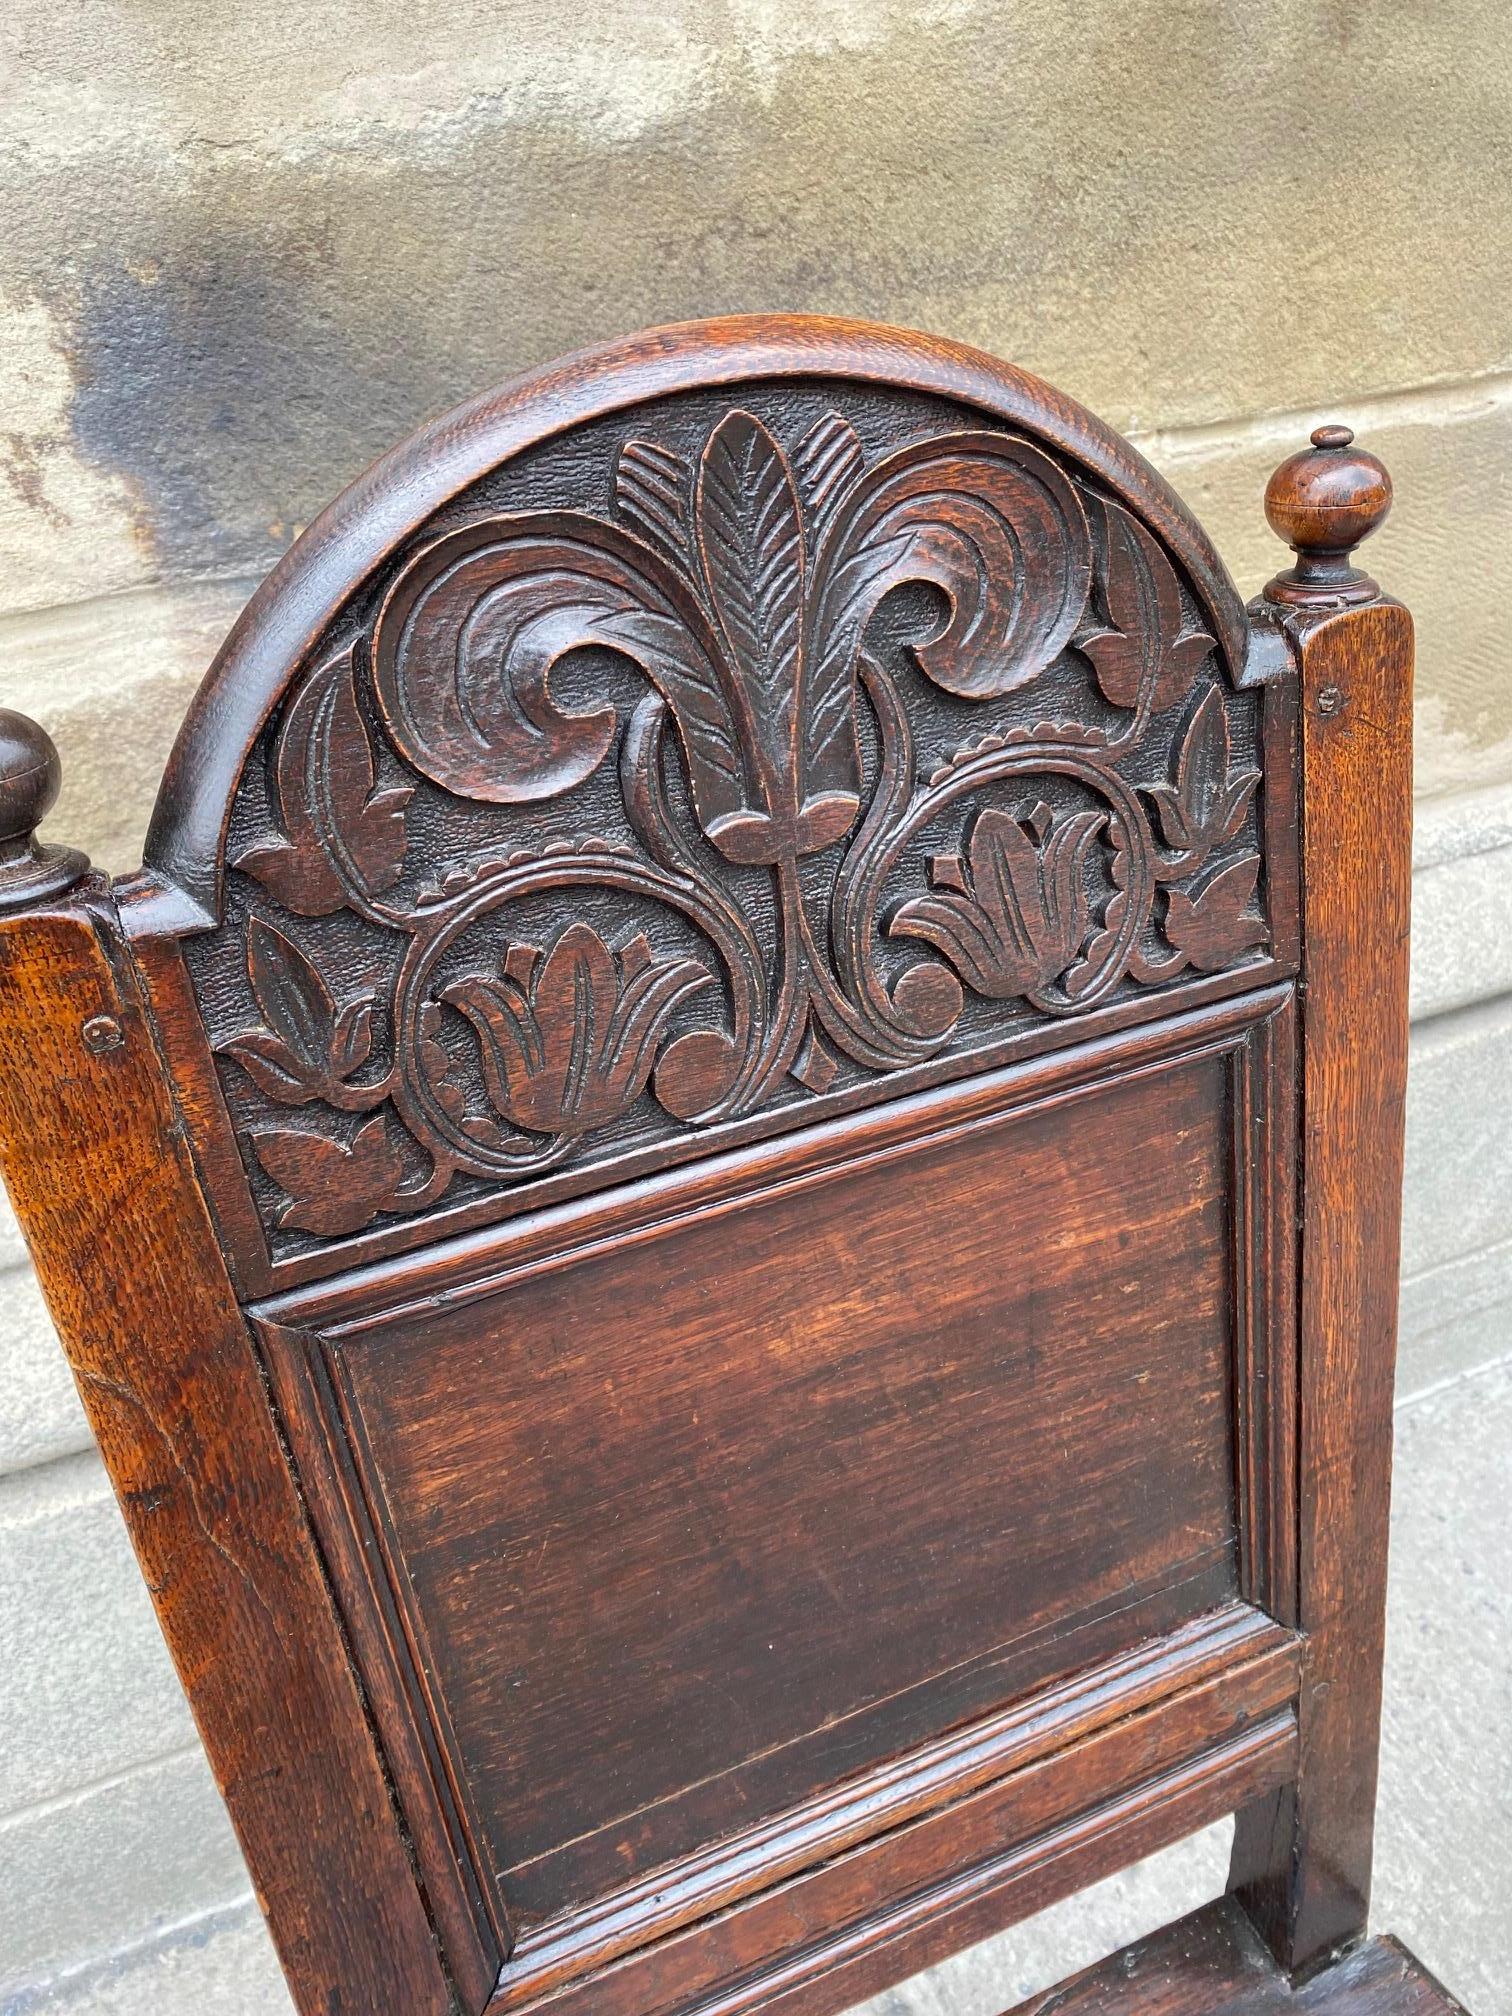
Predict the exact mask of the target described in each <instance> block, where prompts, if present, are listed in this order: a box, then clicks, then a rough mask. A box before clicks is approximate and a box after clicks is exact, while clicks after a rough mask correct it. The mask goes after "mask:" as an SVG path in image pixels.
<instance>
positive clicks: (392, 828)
mask: <svg viewBox="0 0 1512 2016" xmlns="http://www.w3.org/2000/svg"><path fill="white" fill-rule="evenodd" d="M377 781H378V773H377V766H376V763H375V761H374V757H373V745H372V743H371V741H370V740H369V738H368V731H367V724H366V723H365V722H364V720H363V718H362V710H361V708H360V707H359V706H358V704H357V690H356V673H355V668H354V665H353V660H352V652H351V651H350V649H348V650H346V651H342V652H340V653H338V654H337V656H336V657H334V658H332V659H330V660H329V661H328V662H327V663H326V664H325V665H323V666H321V667H320V668H319V670H318V671H316V672H314V673H312V674H311V676H310V677H309V678H308V679H307V680H306V681H305V683H304V685H303V686H302V687H301V688H300V689H299V691H298V693H297V694H296V695H295V697H294V699H293V701H292V702H291V704H290V706H289V709H288V712H287V713H286V715H285V716H284V721H283V725H282V727H281V728H280V730H279V734H278V742H277V747H276V753H275V755H274V760H273V799H274V803H275V805H276V807H277V811H278V816H279V820H280V823H281V824H282V826H283V831H284V837H283V838H281V839H277V840H274V841H272V842H271V843H269V844H268V845H266V846H258V847H250V848H248V849H246V851H245V852H243V853H242V854H241V855H239V856H238V857H237V859H236V862H235V866H237V867H238V868H241V869H242V870H244V871H245V873H247V874H248V875H252V876H255V877H256V879H257V880H258V881H259V882H261V883H262V885H263V887H264V888H265V889H267V890H268V891H269V892H270V893H271V894H272V895H274V896H276V897H277V898H278V901H279V902H280V903H282V904H283V905H284V906H285V908H286V909H289V910H292V911H294V912H295V914H296V915H297V916H301V917H326V916H329V915H330V914H331V912H332V911H334V910H340V909H342V908H343V907H344V906H345V905H346V904H347V902H348V901H349V900H350V886H349V880H348V877H351V878H352V879H355V880H356V882H357V883H358V884H359V885H360V887H361V888H363V889H365V890H366V891H368V892H370V893H375V894H376V893H379V892H381V891H382V890H385V889H389V888H392V886H393V884H394V883H395V882H397V881H398V879H399V877H400V875H401V874H402V873H403V870H404V854H405V825H404V808H405V806H406V805H408V803H409V801H410V799H411V798H412V797H413V795H414V793H413V792H412V790H411V789H410V787H409V786H408V785H396V786H392V787H390V788H388V789H386V790H383V791H379V790H377V789H376V788H375V787H376V785H377ZM343 865H344V866H345V867H346V869H347V874H346V875H343V873H342V872H341V870H342V866H343Z"/></svg>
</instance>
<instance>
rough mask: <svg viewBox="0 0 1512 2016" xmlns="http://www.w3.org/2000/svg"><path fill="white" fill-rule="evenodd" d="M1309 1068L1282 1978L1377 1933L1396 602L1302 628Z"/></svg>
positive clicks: (1396, 1036) (1404, 880)
mask: <svg viewBox="0 0 1512 2016" xmlns="http://www.w3.org/2000/svg"><path fill="white" fill-rule="evenodd" d="M1293 620H1294V623H1295V635H1296V640H1297V646H1298V649H1299V651H1300V655H1301V664H1302V691H1303V699H1302V723H1303V729H1302V763H1303V785H1304V802H1305V815H1304V827H1303V851H1302V868H1303V925H1304V967H1303V997H1302V998H1303V1063H1302V1074H1303V1075H1302V1109H1303V1145H1302V1189H1301V1196H1302V1203H1301V1270H1300V1276H1299V1283H1300V1286H1299V1293H1300V1332H1301V1342H1300V1367H1301V1397H1302V1407H1301V1424H1300V1438H1301V1439H1300V1459H1301V1529H1300V1544H1301V1558H1300V1579H1299V1607H1298V1621H1299V1622H1300V1624H1301V1626H1302V1628H1303V1630H1304V1631H1305V1632H1306V1633H1307V1637H1308V1644H1309V1655H1308V1679H1307V1684H1306V1686H1305V1687H1304V1690H1303V1695H1302V1699H1301V1702H1300V1705H1299V1717H1300V1722H1301V1728H1302V1773H1301V1776H1300V1779H1299V1783H1298V1786H1297V1788H1296V1791H1295V1793H1294V1794H1291V1795H1287V1797H1286V1798H1284V1799H1283V1801H1282V1802H1281V1803H1280V1805H1279V1806H1277V1807H1276V1808H1274V1809H1271V1810H1266V1811H1261V1812H1258V1813H1254V1814H1249V1815H1246V1816H1244V1817H1243V1819H1242V1821H1241V1825H1240V1828H1239V1831H1238V1834H1237V1837H1236V1842H1235V1851H1234V1871H1233V1878H1234V1881H1235V1882H1236V1884H1237V1885H1238V1886H1239V1887H1240V1890H1241V1894H1242V1895H1243V1896H1244V1897H1245V1898H1246V1900H1247V1901H1248V1903H1249V1904H1250V1906H1251V1908H1252V1909H1253V1910H1254V1911H1255V1913H1256V1916H1257V1919H1258V1921H1259V1922H1260V1923H1261V1924H1262V1925H1263V1926H1264V1928H1265V1929H1266V1931H1267V1934H1268V1936H1269V1937H1270V1938H1271V1939H1272V1940H1273V1942H1274V1944H1275V1947H1276V1950H1277V1953H1278V1955H1279V1956H1280V1958H1281V1959H1282V1960H1283V1962H1284V1963H1285V1964H1286V1965H1287V1966H1289V1967H1292V1968H1295V1969H1299V1970H1304V1971H1305V1970H1306V1969H1308V1968H1309V1967H1312V1966H1315V1965H1316V1964H1317V1963H1318V1962H1319V1961H1320V1960H1321V1959H1323V1958H1325V1957H1326V1956H1327V1955H1328V1954H1329V1953H1331V1952H1333V1951H1335V1950H1336V1949H1337V1948H1338V1947H1339V1946H1341V1945H1342V1944H1344V1943H1345V1942H1346V1941H1348V1940H1349V1939H1351V1938H1354V1937H1357V1936H1358V1935H1359V1933H1360V1932H1361V1931H1362V1930H1363V1929H1364V1926H1365V1922H1366V1912H1367V1907H1368V1903H1369V1894H1370V1861H1371V1842H1372V1835H1373V1828H1374V1813H1375V1786H1376V1753H1377V1745H1378V1739H1379V1725H1380V1701H1381V1660H1382V1653H1383V1648H1384V1630H1385V1602H1386V1546H1387V1534H1388V1513H1389V1495H1390V1477H1391V1402H1392V1384H1393V1377H1394V1370H1395V1359H1396V1316H1397V1278H1398V1265H1399V1240H1400V1224H1401V1202H1400V1200H1401V1186H1402V1138H1403V1120H1404V1104H1405V1091H1406V1071H1407V978H1408V923H1409V914H1410V906H1411V847H1410V839H1411V826H1412V796H1411V792H1412V761H1411V757H1412V741H1411V724H1412V713H1411V701H1412V625H1411V619H1410V618H1409V616H1408V615H1407V612H1406V611H1405V610H1404V609H1402V608H1401V607H1400V606H1399V605H1398V604H1395V603H1390V602H1380V603H1373V604H1367V605H1365V606H1363V607H1360V608H1356V609H1346V610H1344V611H1341V612H1338V613H1333V612H1323V613H1316V612H1309V613H1307V614H1305V615H1302V616H1300V617H1297V618H1295V619H1293Z"/></svg>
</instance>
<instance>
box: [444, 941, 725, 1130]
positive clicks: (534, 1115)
mask: <svg viewBox="0 0 1512 2016" xmlns="http://www.w3.org/2000/svg"><path fill="white" fill-rule="evenodd" d="M710 979H711V976H710V974H709V972H708V971H707V969H706V968H705V967H703V966H701V965H700V964H699V962H698V961H697V960H696V959H684V958H673V959H654V958H653V957H652V955H651V948H650V946H649V945H648V944H647V942H646V940H645V938H644V937H643V936H639V935H637V936H636V937H634V938H632V939H631V940H630V941H629V942H628V943H627V944H626V945H623V946H622V947H621V948H620V950H619V951H618V952H617V953H611V952H610V950H609V948H608V946H607V945H605V943H604V941H603V939H602V938H600V936H599V935H598V933H597V932H596V931H595V930H594V929H593V928H592V926H591V925H588V924H581V923H578V924H571V925H569V926H568V928H567V929H566V930H565V931H563V932H562V934H561V936H560V937H559V938H558V939H557V940H556V942H555V944H554V945H553V946H552V947H551V950H550V951H549V952H547V953H544V954H543V953H542V952H541V950H540V949H539V947H537V946H533V945H515V946H512V947H511V948H510V951H509V955H508V957H507V958H506V960H505V962H504V970H503V972H502V973H501V974H500V975H499V976H498V977H497V978H494V977H492V976H490V975H487V974H473V975H469V976H468V977H467V978H465V979H462V980H457V981H454V982H453V983H452V984H451V985H450V986H449V987H447V988H446V990H445V993H444V996H443V998H444V999H445V1000H446V1001H448V1002H449V1003H450V1004H451V1005H452V1006H453V1007H454V1008H457V1009H458V1010H460V1012H461V1013H462V1014H463V1015H465V1016H466V1017H467V1019H468V1021H469V1022H471V1023H472V1025H473V1027H474V1029H475V1030H476V1031H477V1034H478V1041H479V1044H480V1047H481V1052H482V1058H483V1075H484V1080H485V1083H486V1084H487V1087H488V1096H489V1098H490V1100H491V1101H492V1103H493V1105H494V1107H495V1109H496V1110H497V1111H498V1112H499V1113H501V1114H502V1115H503V1116H504V1118H505V1119H507V1120H508V1121H510V1123H511V1124H512V1125H514V1126H516V1127H522V1128H526V1129H529V1130H530V1131H532V1132H534V1133H538V1134H578V1133H582V1132H583V1131H584V1130H585V1129H587V1128H590V1127H601V1126H603V1125H604V1123H605V1122H606V1121H608V1120H612V1119H614V1118H615V1116H616V1115H617V1114H619V1113H621V1112H623V1111H624V1109H625V1108H626V1107H627V1106H628V1105H629V1104H630V1102H631V1101H632V1100H633V1099H635V1098H637V1097H638V1096H639V1094H640V1093H641V1091H642V1090H643V1088H644V1086H645V1083H646V1080H647V1078H648V1077H649V1076H650V1074H651V1066H652V1063H653V1061H654V1059H655V1055H656V1050H657V1046H658V1044H659V1042H660V1041H661V1038H662V1035H663V1033H664V1031H665V1029H666V1026H667V1022H668V1019H669V1018H670V1016H671V1015H672V1013H673V1011H674V1010H675V1009H676V1008H677V1006H678V1005H679V1003H681V1002H682V1001H684V1000H686V999H687V997H688V996H689V995H690V994H694V993H696V992H697V991H698V989H699V988H700V987H706V986H708V985H709V984H710Z"/></svg>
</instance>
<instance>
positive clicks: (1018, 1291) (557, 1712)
mask: <svg viewBox="0 0 1512 2016" xmlns="http://www.w3.org/2000/svg"><path fill="white" fill-rule="evenodd" d="M1228 1082H1229V1065H1228V1061H1227V1058H1226V1057H1223V1056H1217V1055H1209V1056H1204V1057H1201V1058H1197V1059H1193V1060H1189V1061H1186V1062H1183V1063H1180V1064H1177V1065H1172V1066H1168V1067H1165V1068H1163V1069H1160V1070H1156V1071H1151V1072H1148V1073H1146V1074H1143V1075H1140V1076H1137V1077H1135V1078H1132V1079H1130V1080H1127V1081H1125V1082H1123V1083H1120V1084H1117V1085H1114V1086H1112V1087H1109V1088H1107V1089H1102V1090H1095V1091H1089V1092H1084V1093H1082V1094H1081V1095H1079V1096H1077V1097H1074V1098H1069V1099H1060V1100H1055V1101H1051V1102H1047V1103H1046V1105H1045V1106H1044V1107H1043V1108H1041V1109H1038V1110H1031V1111H1028V1112H1023V1113H1018V1114H1007V1115H1003V1116H1001V1117H1000V1118H998V1119H995V1120H994V1121H992V1122H991V1123H989V1124H986V1125H982V1124H978V1125H976V1126H975V1127H973V1128H972V1129H970V1130H969V1131H964V1132H962V1133H959V1134H956V1135H953V1136H949V1137H947V1138H945V1139H942V1140H937V1141H935V1142H933V1143H932V1144H921V1145H919V1146H918V1147H917V1148H916V1150H915V1151H914V1152H912V1153H910V1154H905V1155H903V1156H899V1157H894V1158H892V1159H889V1160H886V1161H882V1162H878V1163H876V1164H874V1165H871V1166H868V1165H866V1164H864V1163H863V1164H862V1165H861V1166H859V1167H852V1168H851V1169H850V1170H848V1171H845V1172H841V1173H837V1174H836V1175H835V1176H834V1177H833V1178H832V1179H831V1180H829V1181H827V1182H825V1183H824V1184H822V1185H821V1186H819V1187H818V1188H810V1189H807V1190H805V1191H803V1192H801V1193H799V1194H789V1195H786V1196H782V1195H779V1196H776V1197H768V1198H765V1199H761V1200H758V1201H753V1202H751V1203H750V1204H748V1205H746V1206H744V1207H742V1208H740V1209H738V1210H736V1211H734V1212H726V1213H725V1214H723V1215H720V1216H716V1217H706V1218H703V1219H697V1218H695V1219H692V1220H691V1221H687V1222H684V1223H681V1224H679V1225H675V1226H674V1227H672V1228H671V1229H668V1230H666V1231H664V1232H663V1233H661V1234H660V1235H659V1236H656V1237H653V1238H650V1239H644V1240H642V1241H641V1242H640V1243H637V1244H636V1245H634V1246H633V1247H628V1248H623V1249H621V1250H618V1251H614V1250H611V1251H608V1252H605V1253H602V1254H599V1255H597V1256H594V1257H586V1258H582V1259H579V1260H577V1261H575V1262H573V1263H572V1264H569V1265H563V1266H558V1267H554V1268H551V1269H549V1270H547V1271H544V1272H541V1273H539V1274H537V1275H535V1276H533V1277H531V1278H528V1279H526V1280H524V1281H520V1282H517V1283H516V1284H515V1285H513V1286H511V1287H509V1288H507V1289H505V1290H504V1291H502V1292H500V1293H498V1294H496V1295H494V1296H492V1297H490V1298H488V1299H485V1300H481V1301H480V1300H475V1299H474V1300H469V1301H468V1302H467V1303H466V1304H464V1305H462V1306H458V1307H454V1308H450V1309H448V1308H446V1307H444V1306H442V1307H437V1308H436V1309H434V1310H433V1311H427V1312H426V1313H425V1314H424V1315H423V1316H418V1317H417V1316H416V1315H414V1314H413V1313H409V1314H406V1315H404V1316H403V1317H400V1318H396V1319H394V1320H393V1321H392V1322H390V1323H388V1324H380V1325H378V1326H376V1327H373V1328H369V1329H366V1330H364V1331H362V1332H360V1333H359V1334H357V1335H355V1336H350V1337H348V1338H347V1339H346V1341H345V1342H344V1344H343V1345H342V1347H341V1350H340V1360H341V1375H340V1377H341V1383H342V1385H343V1386H344V1387H345V1389H346V1394H347V1404H348V1407H349V1409H350V1413H351V1417H352V1421H353V1427H354V1430H355V1433H356V1438H357V1442H358V1445H359V1457H360V1462H361V1465H362V1467H363V1468H364V1469H365V1471H366V1472H367V1478H368V1488H369V1492H370V1495H371V1496H372V1498H373V1499H374V1501H375V1503H376V1504H377V1505H378V1507H379V1510H380V1518H381V1523H382V1524H383V1525H384V1527H385V1528H386V1530H387V1533H388V1537H389V1543H390V1546H391V1548H392V1551H393V1554H394V1557H395V1565H396V1569H397V1572H398V1577H399V1580H400V1583H401V1588H402V1591H403V1596H404V1600H405V1602H406V1603H407V1605H408V1607H409V1609H410V1613H411V1626H412V1629H413V1631H414V1634H415V1637H416V1640H417V1649H418V1652H419V1657H420V1664H421V1667H422V1669H423V1670H424V1671H425V1672H426V1673H428V1675H429V1676H430V1678H431V1681H432V1683H433V1685H434V1686H435V1687H436V1688H437V1690H438V1693H439V1697H440V1700H441V1704H442V1708H443V1711H444V1718H445V1719H446V1721H447V1722H448V1723H449V1727H450V1732H451V1742H452V1745H453V1748H454V1753H455V1759H456V1763H457V1766H458V1769H459V1772H460V1775H461V1777H462V1779H463V1780H464V1781H465V1785H466V1788H467V1793H468V1796H469V1800H470V1804H471V1806H472V1809H473V1811H474V1813H475V1814H476V1815H477V1816H478V1817H479V1819H480V1821H481V1825H482V1829H483V1832H484V1834H485V1836H486V1847H485V1853H486V1854H487V1855H488V1856H489V1857H491V1859H492V1863H493V1867H494V1869H495V1870H496V1871H498V1872H500V1873H501V1875H502V1880H503V1887H504V1892H505V1896H506V1899H507V1902H508V1906H509V1910H510V1917H511V1921H512V1923H513V1924H514V1925H515V1927H516V1929H517V1930H520V1929H524V1928H528V1927H529V1926H530V1925H531V1924H533V1923H537V1922H539V1921H540V1920H541V1919H543V1918H546V1917H550V1916H554V1915H557V1914H559V1913H561V1912H562V1911H564V1910H566V1909H569V1908H571V1907H574V1906H580V1905H581V1904H583V1903H584V1902H585V1901H587V1900H590V1899H592V1898H594V1897H598V1896H602V1895H604V1894H605V1893H607V1892H608V1891H611V1890H613V1889H616V1888H618V1887H620V1886H622V1885H623V1884H624V1883H626V1882H628V1881H630V1880H633V1879H634V1878H636V1877H638V1876H639V1875H641V1874H642V1873H643V1872H644V1871H646V1870H647V1869H650V1868H654V1867H658V1866H663V1865H665V1864H668V1863H670V1862H672V1861H674V1860H676V1859H678V1858H680V1857H683V1856H686V1855H687V1854H689V1853H691V1852H693V1851H695V1850H696V1849H698V1848H700V1847H702V1846H704V1845H705V1844H706V1843H707V1842H709V1841H710V1840H711V1839H717V1838H718V1837H720V1836H721V1835H725V1834H729V1833H731V1832H733V1831H735V1830H736V1829H739V1828H743V1827H746V1826H748V1825H750V1824H751V1823H752V1822H754V1821H756V1820H758V1819H760V1818H761V1817H763V1816H764V1815H766V1814H770V1813H773V1812H777V1811H780V1810H784V1809H786V1808H788V1807H790V1806H792V1805H793V1804H795V1803H797V1802H798V1801H800V1800H802V1799H804V1798H805V1797H807V1796H810V1795H812V1794H813V1793H814V1792H815V1791H816V1790H817V1789H819V1788H822V1787H824V1786H826V1785H829V1784H831V1783H833V1782H835V1781H836V1780H837V1779H840V1778H843V1777H845V1776H847V1775H850V1774H855V1773H858V1772H862V1771H864V1770H866V1769H867V1768H869V1767H872V1766H875V1765H876V1764H877V1763H878V1762H879V1761H881V1760H883V1759H886V1758H888V1757H890V1756H893V1755H895V1754H897V1753H898V1752H899V1751H901V1750H904V1749H906V1748H908V1747H910V1746H913V1745H917V1744H920V1743H923V1742H927V1741H928V1740H929V1739H930V1738H931V1737H933V1736H935V1735H937V1734H938V1733H939V1732H941V1731H942V1730H944V1729H947V1728H949V1727H951V1726H952V1725H954V1724H956V1723H959V1722H961V1721H963V1720H965V1719H967V1718H969V1717H971V1716H974V1715H977V1714H980V1713H982V1712H985V1711H986V1710H987V1709H989V1708H991V1707H992V1706H993V1705H995V1704H998V1703H1000V1702H1002V1701H1004V1700H1007V1699H1011V1698H1013V1697H1014V1696H1016V1695H1019V1694H1022V1693H1024V1692H1026V1691H1028V1690H1029V1689H1031V1688H1033V1687H1035V1686H1036V1685H1038V1684H1040V1683H1041V1682H1043V1681H1044V1680H1046V1679H1047V1678H1048V1677H1050V1676H1051V1675H1053V1674H1055V1673H1058V1672H1064V1671H1067V1670H1069V1669H1070V1668H1072V1667H1074V1666H1077V1665H1082V1664H1086V1663H1087V1662H1089V1661H1090V1660H1092V1659H1096V1658H1101V1657H1105V1656H1107V1655H1108V1654H1109V1653H1110V1652H1111V1651H1113V1650H1115V1649H1117V1648H1118V1647H1119V1646H1121V1645H1126V1644H1130V1643H1133V1642H1135V1641H1136V1640H1137V1639H1139V1638H1140V1637H1144V1636H1148V1635H1150V1634H1151V1633H1152V1632H1153V1631H1157V1630H1163V1629H1166V1628H1169V1627H1170V1626H1171V1625H1172V1624H1174V1623H1175V1622H1177V1621H1179V1620H1180V1619H1181V1618H1183V1617H1186V1616H1190V1615H1193V1614H1195V1613H1197V1612H1199V1611H1201V1610H1203V1609H1206V1608H1209V1607H1211V1606H1212V1605H1213V1604H1214V1603H1216V1602H1218V1601H1220V1600H1222V1599H1223V1598H1224V1597H1225V1596H1227V1595H1229V1594H1231V1593H1232V1592H1233V1591H1234V1590H1235V1588H1236V1576H1235V1565H1234V1564H1235V1541H1236V1535H1235V1510H1234V1485H1233V1476H1234V1458H1233V1446H1232V1428H1231V1418H1232V1411H1233V1410H1232V1400H1231V1387H1230V1350H1229V1338H1230V1320H1229V1306H1230V1298H1231V1288H1230V1276H1231V1262H1230V1252H1229V1206H1228V1188H1229V1171H1230V1167H1231V1160H1230V1149H1229V1134H1228ZM1154 1144H1158V1146H1156V1145H1154Z"/></svg>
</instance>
